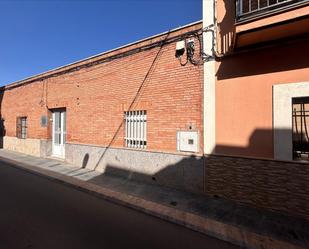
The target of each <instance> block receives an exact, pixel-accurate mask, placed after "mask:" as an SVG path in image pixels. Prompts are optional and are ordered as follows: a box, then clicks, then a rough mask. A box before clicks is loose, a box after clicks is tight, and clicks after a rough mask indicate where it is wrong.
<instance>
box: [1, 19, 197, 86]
mask: <svg viewBox="0 0 309 249" xmlns="http://www.w3.org/2000/svg"><path fill="white" fill-rule="evenodd" d="M199 23H202V20H199V21H195V22H191V23H189V24H186V25H183V26H180V27H178V28H174V29H171V30H168V31H165V32H162V33H159V34H156V35H153V36H148V37H146V38H143V39H140V40H137V41H135V42H131V43H127V44H125V45H122V46H120V47H116V48H113V49H110V50H107V51H104V52H102V53H99V54H95V55H92V56H89V57H86V58H84V59H81V60H77V61H74V62H71V63H69V64H65V65H63V66H60V67H56V68H53V69H50V70H47V71H44V72H42V73H38V74H34V75H32V76H29V77H26V78H24V79H21V80H17V81H13V82H11V83H8V84H6V85H3V86H1V87H0V89H1V90H5V88H6V87H10V86H15V85H18V84H20V83H25V82H27V81H29V80H32V79H34V78H38V77H41V76H44V75H45V74H49V73H53V72H54V71H57V70H61V69H65V68H67V67H70V66H74V65H75V64H78V63H82V62H86V61H87V60H91V59H95V58H97V57H100V56H102V55H106V54H108V53H111V52H115V51H117V50H120V49H123V48H127V47H130V46H133V45H136V44H138V43H142V42H145V41H148V40H151V39H154V38H158V37H160V36H163V35H166V34H168V33H170V32H175V31H179V30H181V29H184V28H187V27H190V26H194V25H196V24H199Z"/></svg>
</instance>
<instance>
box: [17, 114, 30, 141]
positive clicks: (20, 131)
mask: <svg viewBox="0 0 309 249" xmlns="http://www.w3.org/2000/svg"><path fill="white" fill-rule="evenodd" d="M16 137H18V138H22V139H25V138H27V117H17V120H16Z"/></svg>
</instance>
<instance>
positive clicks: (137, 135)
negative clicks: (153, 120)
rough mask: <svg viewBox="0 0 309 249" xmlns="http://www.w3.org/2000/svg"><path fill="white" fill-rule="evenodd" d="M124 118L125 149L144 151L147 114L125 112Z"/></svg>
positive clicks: (144, 112) (143, 112) (142, 112)
mask: <svg viewBox="0 0 309 249" xmlns="http://www.w3.org/2000/svg"><path fill="white" fill-rule="evenodd" d="M124 116H125V117H124V119H125V145H126V147H129V148H138V149H145V148H146V146H147V136H146V135H147V112H146V111H127V112H125V113H124Z"/></svg>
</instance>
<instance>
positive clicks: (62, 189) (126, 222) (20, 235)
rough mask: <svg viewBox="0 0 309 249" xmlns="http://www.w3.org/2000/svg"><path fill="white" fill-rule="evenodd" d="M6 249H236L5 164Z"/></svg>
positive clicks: (1, 229) (2, 215)
mask: <svg viewBox="0 0 309 249" xmlns="http://www.w3.org/2000/svg"><path fill="white" fill-rule="evenodd" d="M0 196H1V201H0V249H20V248H31V249H34V248H35V249H37V248H40V249H79V248H83V249H96V248H100V249H113V248H125V249H135V248H142V249H151V248H162V249H165V248H166V249H173V248H175V249H182V248H183V249H189V248H204V249H236V248H239V247H236V246H233V245H231V244H228V243H226V242H223V241H220V240H217V239H215V238H212V237H208V236H205V235H203V234H200V233H197V232H194V231H191V230H189V229H186V228H184V227H181V226H178V225H175V224H172V223H169V222H166V221H163V220H161V219H158V218H155V217H152V216H149V215H146V214H144V213H141V212H138V211H136V210H133V209H130V208H126V207H123V206H121V205H116V204H114V203H111V202H108V201H106V200H102V199H100V198H98V197H96V196H93V195H90V194H87V193H84V192H82V191H80V190H77V189H75V188H73V187H70V186H66V185H63V184H61V183H58V182H54V181H52V180H49V179H47V178H44V177H41V176H37V175H34V174H32V173H29V172H26V171H24V170H21V169H18V168H15V167H12V166H11V165H10V164H7V163H5V162H2V161H1V160H0Z"/></svg>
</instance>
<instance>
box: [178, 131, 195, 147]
mask: <svg viewBox="0 0 309 249" xmlns="http://www.w3.org/2000/svg"><path fill="white" fill-rule="evenodd" d="M177 150H179V151H185V152H199V141H198V132H197V131H178V132H177Z"/></svg>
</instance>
